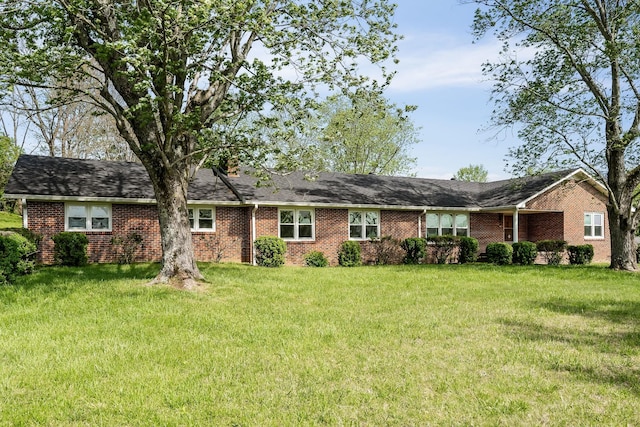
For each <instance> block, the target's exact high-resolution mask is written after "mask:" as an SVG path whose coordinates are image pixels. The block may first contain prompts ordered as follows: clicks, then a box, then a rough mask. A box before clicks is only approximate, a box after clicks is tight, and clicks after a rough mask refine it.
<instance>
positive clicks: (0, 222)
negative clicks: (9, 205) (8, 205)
mask: <svg viewBox="0 0 640 427" xmlns="http://www.w3.org/2000/svg"><path fill="white" fill-rule="evenodd" d="M20 227H22V217H21V216H20V215H17V214H13V213H9V212H5V211H0V229H3V228H20Z"/></svg>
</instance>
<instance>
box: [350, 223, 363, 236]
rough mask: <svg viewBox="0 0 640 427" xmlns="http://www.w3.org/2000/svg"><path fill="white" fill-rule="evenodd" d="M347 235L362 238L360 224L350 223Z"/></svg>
mask: <svg viewBox="0 0 640 427" xmlns="http://www.w3.org/2000/svg"><path fill="white" fill-rule="evenodd" d="M349 237H350V238H352V239H361V238H362V226H360V225H352V226H350V227H349Z"/></svg>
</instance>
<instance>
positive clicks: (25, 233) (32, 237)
mask: <svg viewBox="0 0 640 427" xmlns="http://www.w3.org/2000/svg"><path fill="white" fill-rule="evenodd" d="M3 230H4V231H12V232H14V233H18V234H19V235H21V236H22V237H25V238H26V239H27V240H28V241H30V242H32V243H33V244H34V245H36V248H37V247H38V246H39V245H40V242H41V241H42V234H38V233H36V232H35V231H31V230H29V229H28V228H22V227H16V228H3Z"/></svg>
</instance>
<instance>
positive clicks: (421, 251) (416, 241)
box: [400, 237, 427, 264]
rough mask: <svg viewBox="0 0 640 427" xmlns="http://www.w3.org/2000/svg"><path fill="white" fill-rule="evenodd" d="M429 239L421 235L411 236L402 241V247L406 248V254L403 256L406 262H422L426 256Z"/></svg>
mask: <svg viewBox="0 0 640 427" xmlns="http://www.w3.org/2000/svg"><path fill="white" fill-rule="evenodd" d="M426 246H427V241H426V240H425V239H423V238H421V237H409V238H407V239H404V240H403V241H402V243H400V247H401V248H402V249H404V250H405V252H406V254H405V256H404V258H402V262H403V263H405V264H420V263H421V262H422V259H423V258H424V256H425V247H426Z"/></svg>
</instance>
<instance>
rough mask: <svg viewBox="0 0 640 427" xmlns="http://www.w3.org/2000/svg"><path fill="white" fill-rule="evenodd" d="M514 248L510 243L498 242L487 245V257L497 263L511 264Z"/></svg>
mask: <svg viewBox="0 0 640 427" xmlns="http://www.w3.org/2000/svg"><path fill="white" fill-rule="evenodd" d="M512 258H513V248H512V247H511V245H510V244H508V243H503V242H496V243H489V244H488V245H487V259H488V260H489V262H491V263H493V264H496V265H508V264H511V260H512Z"/></svg>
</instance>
